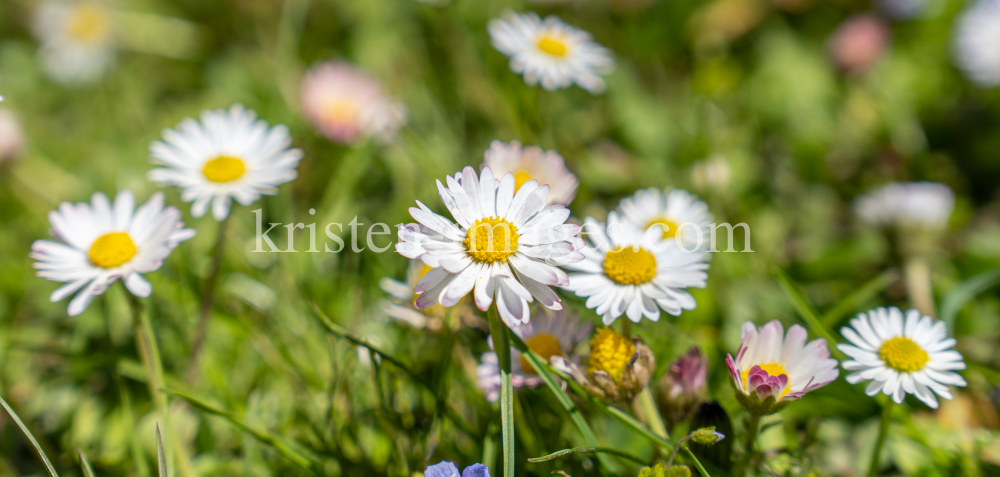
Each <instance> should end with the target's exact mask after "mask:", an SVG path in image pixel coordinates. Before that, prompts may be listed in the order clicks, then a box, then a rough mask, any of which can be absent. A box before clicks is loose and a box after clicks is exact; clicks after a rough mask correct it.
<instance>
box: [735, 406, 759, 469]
mask: <svg viewBox="0 0 1000 477" xmlns="http://www.w3.org/2000/svg"><path fill="white" fill-rule="evenodd" d="M759 431H760V415H759V414H753V413H751V414H750V419H749V420H748V421H747V432H746V435H745V436H744V437H743V459H742V460H740V464H739V466H737V468H736V470H737V471H736V472H734V473H733V475H746V474H747V471H749V470H750V461H751V460H753V456H754V450H753V445H754V443H755V442H757V433H758V432H759Z"/></svg>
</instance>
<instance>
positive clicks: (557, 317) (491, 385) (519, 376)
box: [476, 310, 594, 402]
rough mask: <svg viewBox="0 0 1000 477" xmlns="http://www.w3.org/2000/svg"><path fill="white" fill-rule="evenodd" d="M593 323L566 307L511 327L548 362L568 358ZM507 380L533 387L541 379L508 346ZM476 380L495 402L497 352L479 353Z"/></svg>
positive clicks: (497, 383) (521, 357)
mask: <svg viewBox="0 0 1000 477" xmlns="http://www.w3.org/2000/svg"><path fill="white" fill-rule="evenodd" d="M593 328H594V326H593V325H592V324H590V323H586V322H584V323H580V321H579V320H578V319H577V318H576V317H575V316H571V315H570V314H569V312H568V311H567V310H559V311H548V310H543V312H542V314H541V316H535V318H534V319H533V320H531V323H526V324H523V325H521V326H516V327H514V328H511V331H513V332H514V333H516V334H517V336H519V337H520V338H521V340H523V341H524V344H526V345H528V348H529V349H530V350H532V351H534V352H536V353H538V354H539V355H541V356H542V358H544V359H545V362H549V360H550V358H552V357H553V356H561V357H563V359H572V357H573V350H575V349H576V347H577V346H579V344H580V343H582V342H583V340H584V339H585V338H586V337H587V335H589V334H590V332H591V330H593ZM489 343H490V349H491V350H492V349H494V348H493V337H492V336H490V339H489ZM510 366H511V368H510V373H511V381H512V382H513V383H514V387H515V388H520V387H529V388H535V387H538V386H541V385H542V384H544V383H545V381H543V380H542V378H541V377H540V376H539V375H538V372H537V371H535V369H534V368H533V367H532V366H531V363H530V362H528V359H527V358H525V357H524V356H523V355H522V354H521V352H520V351H518V350H517V349H516V348H514V347H513V346H511V348H510ZM476 376H477V377H478V379H477V381H476V382H477V384H478V385H479V389H482V390H483V392H485V393H486V399H487V400H489V401H490V402H495V401H496V400H497V398H498V397H500V384H501V381H500V365H499V360H498V359H497V354H496V353H495V352H493V351H488V352H486V353H483V356H482V363H481V364H480V365H479V366H477V367H476Z"/></svg>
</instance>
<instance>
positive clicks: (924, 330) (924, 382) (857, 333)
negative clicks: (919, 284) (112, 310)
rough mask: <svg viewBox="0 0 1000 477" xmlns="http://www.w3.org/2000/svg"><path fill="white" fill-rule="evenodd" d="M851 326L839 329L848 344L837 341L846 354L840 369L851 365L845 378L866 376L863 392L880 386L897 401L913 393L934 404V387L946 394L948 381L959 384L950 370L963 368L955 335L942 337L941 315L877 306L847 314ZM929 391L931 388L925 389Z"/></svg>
mask: <svg viewBox="0 0 1000 477" xmlns="http://www.w3.org/2000/svg"><path fill="white" fill-rule="evenodd" d="M850 323H851V326H849V327H848V326H845V327H843V328H841V329H840V334H842V335H843V336H844V338H847V340H848V341H850V342H851V344H841V345H837V348H839V349H840V351H843V352H844V354H846V355H848V356H850V357H851V358H853V359H851V360H848V361H844V369H845V370H847V371H851V374H849V375H847V382H849V383H851V384H857V383H860V382H862V381H869V380H870V381H871V382H870V383H868V387H867V388H866V389H865V392H866V393H867V394H868V395H869V396H875V395H876V394H878V393H879V392H880V391H881V392H883V393H885V395H886V396H892V400H893V401H896V402H897V403H901V402H903V398H904V397H905V395H906V394H913V395H914V396H916V397H917V399H920V400H921V401H923V402H924V403H925V404H927V405H928V406H930V407H932V408H934V409H937V407H938V401H937V398H935V397H934V393H937V395H938V396H941V397H943V398H945V399H951V391H949V390H948V385H952V386H965V385H966V383H965V380H964V379H962V377H961V376H959V375H958V373H955V370H959V369H965V362H963V361H962V355H961V354H959V353H958V351H955V350H953V349H951V348H952V347H953V346H955V339H954V338H949V337H948V330H947V329H946V328H945V325H944V322H943V321H938V322H935V321H934V319H933V318H931V317H929V316H923V315H921V313H920V311H918V310H910V311H908V312H906V316H904V315H903V312H902V311H900V310H899V308H896V307H892V308H877V309H874V310H871V311H869V312H868V313H861V314H859V315H858V316H857V318H853V319H851V322H850ZM931 391H933V392H931Z"/></svg>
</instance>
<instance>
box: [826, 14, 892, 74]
mask: <svg viewBox="0 0 1000 477" xmlns="http://www.w3.org/2000/svg"><path fill="white" fill-rule="evenodd" d="M888 43H889V26H888V25H886V23H885V22H884V21H882V20H881V19H879V18H878V17H876V16H874V15H867V14H866V15H856V16H853V17H851V18H848V19H847V20H844V22H843V23H841V24H840V26H839V27H837V31H835V32H834V33H833V36H832V37H831V38H830V43H829V48H830V56H832V57H833V61H834V63H836V64H837V66H838V67H839V68H841V69H843V70H844V71H846V72H848V73H851V74H857V73H863V72H864V71H865V70H867V69H868V68H869V67H871V66H872V65H873V64H874V63H875V61H876V60H878V59H879V57H881V56H882V53H883V52H885V49H886V46H887V45H888Z"/></svg>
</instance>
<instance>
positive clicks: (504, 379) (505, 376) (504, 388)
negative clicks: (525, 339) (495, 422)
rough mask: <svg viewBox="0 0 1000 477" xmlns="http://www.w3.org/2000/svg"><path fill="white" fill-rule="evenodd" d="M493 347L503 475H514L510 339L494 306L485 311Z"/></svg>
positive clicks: (508, 476)
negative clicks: (497, 375)
mask: <svg viewBox="0 0 1000 477" xmlns="http://www.w3.org/2000/svg"><path fill="white" fill-rule="evenodd" d="M487 313H488V314H489V318H490V333H491V334H492V335H493V340H494V341H493V349H494V351H496V353H497V358H498V359H499V361H500V429H501V437H502V442H503V446H502V449H503V474H502V475H503V477H514V386H513V383H512V381H511V374H510V339H509V337H508V336H507V333H508V332H509V330H508V329H507V325H506V324H505V323H504V322H503V321H501V320H500V317H499V316H498V315H497V311H496V307H492V308H490V309H489V311H488V312H487Z"/></svg>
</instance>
